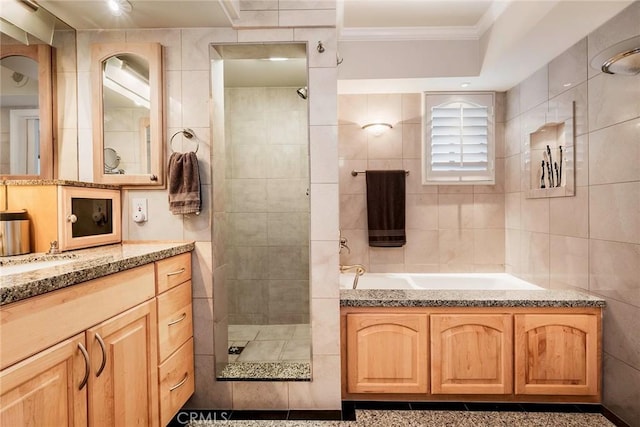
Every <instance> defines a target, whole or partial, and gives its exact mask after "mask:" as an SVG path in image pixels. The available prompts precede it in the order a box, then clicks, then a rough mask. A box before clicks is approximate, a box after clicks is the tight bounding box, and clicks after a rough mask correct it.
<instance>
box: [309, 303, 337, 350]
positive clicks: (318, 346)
mask: <svg viewBox="0 0 640 427" xmlns="http://www.w3.org/2000/svg"><path fill="white" fill-rule="evenodd" d="M311 348H312V352H313V357H314V358H315V356H316V355H328V354H331V355H339V354H340V300H339V299H338V298H314V299H313V300H312V305H311Z"/></svg>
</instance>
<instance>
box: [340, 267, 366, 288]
mask: <svg viewBox="0 0 640 427" xmlns="http://www.w3.org/2000/svg"><path fill="white" fill-rule="evenodd" d="M349 270H355V271H356V274H355V276H353V288H352V289H355V288H356V287H357V286H358V279H359V278H360V276H362V275H363V274H364V273H366V271H367V269H366V268H364V265H362V264H353V265H341V266H340V273H344V272H345V271H349Z"/></svg>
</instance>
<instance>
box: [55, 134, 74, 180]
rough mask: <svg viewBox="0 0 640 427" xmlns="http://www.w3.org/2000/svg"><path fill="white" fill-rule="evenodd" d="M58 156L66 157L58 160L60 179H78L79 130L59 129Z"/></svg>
mask: <svg viewBox="0 0 640 427" xmlns="http://www.w3.org/2000/svg"><path fill="white" fill-rule="evenodd" d="M57 149H58V156H59V158H62V159H65V160H64V161H62V162H58V179H69V180H72V181H77V180H78V161H77V159H78V131H77V130H76V129H59V130H58V148H57Z"/></svg>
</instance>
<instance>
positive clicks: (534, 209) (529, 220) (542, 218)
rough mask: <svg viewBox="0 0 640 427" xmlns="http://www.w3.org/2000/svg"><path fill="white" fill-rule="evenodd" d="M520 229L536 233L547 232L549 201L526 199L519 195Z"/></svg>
mask: <svg viewBox="0 0 640 427" xmlns="http://www.w3.org/2000/svg"><path fill="white" fill-rule="evenodd" d="M521 194H522V197H521V199H520V207H521V212H522V229H523V230H526V231H535V232H538V233H548V232H549V199H527V198H526V197H525V195H524V193H521Z"/></svg>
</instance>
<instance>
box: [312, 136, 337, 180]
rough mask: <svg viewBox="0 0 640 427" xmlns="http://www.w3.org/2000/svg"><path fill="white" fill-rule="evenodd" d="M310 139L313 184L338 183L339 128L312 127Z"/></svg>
mask: <svg viewBox="0 0 640 427" xmlns="http://www.w3.org/2000/svg"><path fill="white" fill-rule="evenodd" d="M309 137H310V138H309V139H310V141H309V144H310V154H311V162H310V163H311V182H314V183H321V182H322V183H335V182H337V181H336V180H337V179H338V144H337V140H338V127H337V126H311V127H310V134H309Z"/></svg>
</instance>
